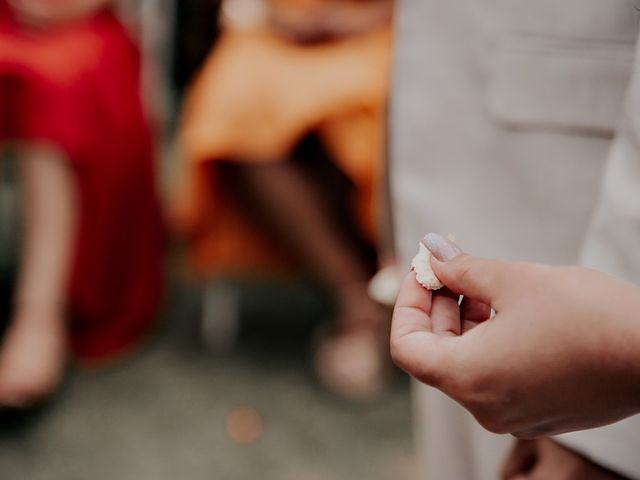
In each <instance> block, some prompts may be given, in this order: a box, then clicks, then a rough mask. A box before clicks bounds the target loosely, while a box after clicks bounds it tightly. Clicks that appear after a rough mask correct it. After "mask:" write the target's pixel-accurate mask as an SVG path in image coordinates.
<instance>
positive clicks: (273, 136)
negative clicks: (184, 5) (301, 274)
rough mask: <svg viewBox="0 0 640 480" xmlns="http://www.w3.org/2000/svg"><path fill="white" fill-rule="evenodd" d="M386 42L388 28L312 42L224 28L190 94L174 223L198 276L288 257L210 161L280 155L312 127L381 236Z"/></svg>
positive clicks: (360, 211)
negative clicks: (378, 194) (235, 200)
mask: <svg viewBox="0 0 640 480" xmlns="http://www.w3.org/2000/svg"><path fill="white" fill-rule="evenodd" d="M390 39H391V33H390V30H389V28H387V27H382V28H378V29H376V30H375V31H372V32H370V33H367V34H363V35H360V36H357V37H351V38H348V39H343V40H339V41H332V42H326V43H319V44H311V45H309V44H306V45H301V44H297V43H294V42H292V41H289V40H287V39H285V38H282V37H281V36H280V35H279V34H278V33H277V32H275V31H274V30H271V29H270V28H268V27H260V28H254V29H250V30H230V31H227V32H225V33H224V34H223V36H222V38H221V40H220V41H219V43H218V45H217V46H216V48H215V49H214V51H213V52H212V53H211V54H210V57H209V58H208V60H207V62H206V63H205V65H204V67H203V69H202V70H201V72H200V74H199V76H198V77H197V78H196V80H195V82H194V84H193V85H192V86H191V89H190V91H189V92H188V96H187V98H186V102H185V105H184V109H183V114H182V120H181V126H180V147H181V154H182V158H183V162H184V163H183V165H184V172H183V183H182V188H181V190H180V193H179V195H178V202H177V205H178V208H177V211H176V212H175V213H176V215H175V220H176V222H177V225H178V227H179V229H180V230H181V232H182V233H183V234H184V235H185V236H186V238H187V239H188V255H189V258H190V263H191V264H192V266H193V267H194V269H195V271H196V273H198V274H200V275H202V276H206V275H211V274H213V273H219V272H221V271H227V272H228V271H230V270H231V271H237V270H239V269H240V270H244V271H251V270H254V271H255V270H257V269H259V268H265V267H271V268H278V267H282V266H283V265H286V264H287V255H286V253H283V252H282V251H280V250H279V249H278V247H277V246H276V245H272V244H270V243H269V239H266V238H264V236H262V235H260V232H259V231H257V230H256V228H255V227H254V226H253V225H252V224H251V222H250V221H248V220H247V219H246V218H245V217H244V216H243V215H242V212H241V211H240V209H239V208H237V207H236V206H235V205H234V204H233V202H232V201H231V200H230V199H229V198H228V196H226V195H225V193H224V189H222V188H220V187H221V186H220V185H218V184H217V177H216V169H215V168H214V166H215V164H216V162H219V161H229V162H244V163H247V162H253V163H256V164H260V163H261V164H266V163H270V162H280V161H283V160H284V159H286V158H287V156H288V155H289V154H290V153H291V152H292V150H293V149H294V148H295V147H296V145H297V144H298V143H299V142H300V141H301V140H302V139H303V138H304V137H305V136H307V135H308V134H310V133H313V134H315V135H317V136H318V138H319V139H320V140H321V142H322V143H323V146H324V147H325V148H326V149H327V150H328V153H329V154H330V156H331V158H332V159H333V160H334V161H335V162H336V164H337V166H338V167H339V168H340V169H341V170H342V171H343V172H344V174H345V175H346V176H347V177H349V178H350V179H351V181H352V182H353V184H354V185H355V188H356V195H355V198H354V202H355V205H354V207H355V211H356V212H357V216H358V219H359V221H360V223H361V226H362V229H363V231H364V232H365V233H366V234H368V236H369V238H370V239H371V240H375V239H374V237H375V230H376V229H375V223H376V222H375V219H376V213H375V204H376V199H375V193H376V191H377V187H376V184H377V181H378V180H377V179H378V171H379V169H380V165H381V159H382V155H383V150H384V115H383V111H384V108H385V105H386V98H387V91H388V70H389V57H390Z"/></svg>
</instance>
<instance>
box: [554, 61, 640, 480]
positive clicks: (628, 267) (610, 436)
mask: <svg viewBox="0 0 640 480" xmlns="http://www.w3.org/2000/svg"><path fill="white" fill-rule="evenodd" d="M636 55H637V56H636V61H635V69H634V73H633V75H632V80H631V84H630V88H629V92H628V96H627V101H626V104H625V110H624V114H623V118H622V121H621V123H620V127H619V128H618V131H617V134H616V137H615V139H614V141H613V143H612V147H611V150H610V153H609V158H608V160H607V162H606V166H605V170H604V172H603V182H602V187H601V192H600V197H599V200H598V202H597V205H596V208H595V210H594V215H593V218H592V221H591V224H590V227H589V230H588V231H587V235H586V238H585V242H584V246H583V250H582V252H581V263H582V264H583V265H584V266H587V267H591V268H595V269H597V270H601V271H604V272H607V273H610V274H613V275H615V276H617V277H621V278H624V279H626V280H628V281H631V282H633V283H636V284H638V285H640V253H639V249H640V52H639V51H638V49H636ZM639 328H640V327H639ZM557 440H558V441H559V442H560V443H563V444H565V445H566V446H568V447H570V448H572V449H574V450H577V451H579V452H580V453H582V454H584V455H586V456H587V457H589V458H591V459H592V460H593V461H595V462H596V463H599V464H601V465H602V466H605V467H607V468H610V469H611V470H614V471H617V472H619V473H621V474H623V475H626V476H628V477H629V478H632V479H640V455H638V445H639V444H640V416H636V417H632V418H630V419H628V420H625V421H623V422H619V423H617V424H615V425H611V426H609V427H605V428H600V429H597V430H592V431H585V432H577V433H572V434H567V435H562V436H559V437H557Z"/></svg>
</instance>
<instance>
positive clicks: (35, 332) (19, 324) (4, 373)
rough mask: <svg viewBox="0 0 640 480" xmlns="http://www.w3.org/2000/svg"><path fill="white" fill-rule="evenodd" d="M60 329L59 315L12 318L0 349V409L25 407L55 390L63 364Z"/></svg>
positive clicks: (31, 314)
mask: <svg viewBox="0 0 640 480" xmlns="http://www.w3.org/2000/svg"><path fill="white" fill-rule="evenodd" d="M52 317H54V318H52ZM64 327H65V325H64V319H63V315H62V314H61V313H52V312H45V311H42V312H26V311H24V312H18V313H16V314H15V315H14V318H13V319H12V321H11V324H10V325H9V328H8V330H7V333H6V335H5V337H4V339H3V342H2V347H1V349H0V407H10V408H29V407H32V406H34V405H36V404H37V403H39V402H41V401H43V400H45V399H46V398H47V397H49V396H50V395H51V394H52V393H53V392H54V391H55V390H56V388H57V386H58V384H59V383H60V380H61V378H62V373H63V370H64V365H65V361H66V353H67V351H66V331H65V328H64Z"/></svg>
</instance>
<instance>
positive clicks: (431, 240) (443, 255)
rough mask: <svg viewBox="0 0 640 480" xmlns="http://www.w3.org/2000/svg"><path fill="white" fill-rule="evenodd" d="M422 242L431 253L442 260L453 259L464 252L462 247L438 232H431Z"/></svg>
mask: <svg viewBox="0 0 640 480" xmlns="http://www.w3.org/2000/svg"><path fill="white" fill-rule="evenodd" d="M422 243H423V244H424V246H425V247H427V249H428V250H429V251H430V252H431V254H432V255H433V256H434V257H436V259H437V260H440V261H441V262H448V261H449V260H453V259H454V258H456V257H457V256H458V255H460V254H461V253H462V250H460V247H458V246H457V245H456V244H455V243H452V242H450V241H449V240H447V239H446V238H444V237H443V236H442V235H438V234H437V233H430V234H428V235H426V236H425V237H424V238H423V239H422Z"/></svg>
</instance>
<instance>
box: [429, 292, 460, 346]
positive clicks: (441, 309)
mask: <svg viewBox="0 0 640 480" xmlns="http://www.w3.org/2000/svg"><path fill="white" fill-rule="evenodd" d="M459 297H460V296H459V295H458V294H456V293H453V292H452V291H451V290H449V289H448V288H443V289H442V290H438V291H437V292H434V293H433V299H432V302H431V325H432V331H433V333H435V334H436V335H449V336H457V335H460V334H461V333H462V325H461V323H460V307H459V306H458V298H459Z"/></svg>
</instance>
